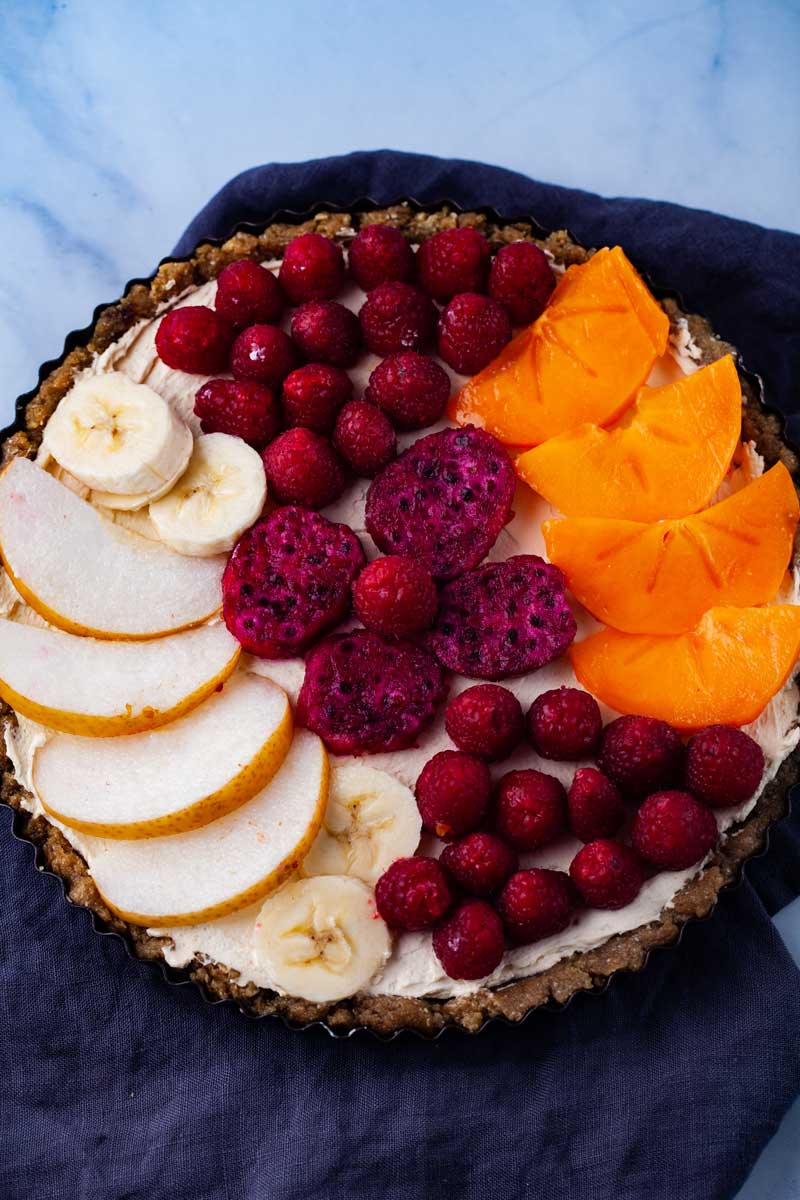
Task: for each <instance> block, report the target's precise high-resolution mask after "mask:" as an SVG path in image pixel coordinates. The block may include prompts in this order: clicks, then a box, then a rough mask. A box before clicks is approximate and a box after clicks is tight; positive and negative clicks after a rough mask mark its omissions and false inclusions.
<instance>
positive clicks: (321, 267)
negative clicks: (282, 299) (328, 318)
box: [278, 233, 344, 304]
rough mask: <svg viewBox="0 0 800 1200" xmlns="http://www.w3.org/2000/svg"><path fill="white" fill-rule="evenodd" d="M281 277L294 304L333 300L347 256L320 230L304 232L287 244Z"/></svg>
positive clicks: (338, 287)
mask: <svg viewBox="0 0 800 1200" xmlns="http://www.w3.org/2000/svg"><path fill="white" fill-rule="evenodd" d="M278 278H279V280H280V283H281V287H282V288H283V290H284V291H285V292H286V295H287V296H288V297H289V299H290V300H291V301H292V303H293V304H303V303H305V301H306V300H332V299H333V298H334V296H335V295H336V294H337V292H339V291H341V288H342V284H343V283H344V255H343V254H342V250H341V247H340V246H337V245H336V242H333V241H331V239H330V238H326V237H324V236H323V234H321V233H302V234H300V236H299V237H296V238H294V239H293V240H292V241H291V242H289V245H288V246H287V247H286V251H285V253H284V255H283V262H282V263H281V268H280V272H279V275H278Z"/></svg>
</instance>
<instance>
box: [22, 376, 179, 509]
mask: <svg viewBox="0 0 800 1200" xmlns="http://www.w3.org/2000/svg"><path fill="white" fill-rule="evenodd" d="M43 445H44V448H45V451H46V452H47V453H49V454H51V455H52V457H53V458H54V459H55V460H56V462H57V463H59V464H60V466H62V467H64V468H65V469H66V470H67V471H69V472H70V474H71V475H74V476H75V477H76V479H78V480H80V482H81V483H83V484H85V485H86V487H88V488H91V489H92V490H93V491H98V492H111V493H113V494H114V495H116V496H135V495H141V494H142V493H145V492H154V491H156V490H157V489H158V488H160V487H163V486H164V485H165V484H166V483H168V482H169V481H170V480H174V479H175V478H176V477H177V476H178V475H180V474H181V472H182V471H183V470H184V468H185V467H186V464H187V463H188V461H189V456H190V455H191V453H192V433H191V430H190V429H189V427H188V426H187V425H184V424H183V422H182V421H181V420H180V419H179V418H178V417H177V416H176V415H175V413H174V412H173V411H172V409H171V408H170V406H169V405H168V404H167V402H166V400H164V399H162V397H161V396H159V395H158V393H157V392H154V391H153V389H152V388H149V387H147V386H146V385H145V384H143V383H134V382H133V381H132V380H131V379H128V378H127V376H125V375H123V374H121V373H120V372H118V371H112V372H110V373H109V374H106V375H90V376H87V377H86V378H85V379H81V380H79V381H78V382H77V383H76V384H75V386H74V387H73V388H72V390H71V391H70V392H68V393H67V395H66V396H65V397H64V399H63V400H62V401H61V403H60V404H59V406H58V408H57V409H56V411H55V412H54V413H53V415H52V417H51V418H50V420H49V421H48V423H47V426H46V428H45V431H44V441H43Z"/></svg>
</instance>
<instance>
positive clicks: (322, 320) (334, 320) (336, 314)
mask: <svg viewBox="0 0 800 1200" xmlns="http://www.w3.org/2000/svg"><path fill="white" fill-rule="evenodd" d="M292 340H293V341H294V344H295V345H296V346H297V348H298V350H299V351H300V353H301V354H302V356H303V358H304V359H305V360H306V362H316V363H327V364H328V365H329V366H331V367H352V366H353V365H354V364H355V363H356V361H357V360H358V356H359V353H360V351H361V326H360V325H359V323H358V317H357V316H356V314H355V313H354V312H351V311H350V309H349V308H345V306H344V305H343V304H337V302H336V301H335V300H309V301H307V303H306V304H301V305H300V307H299V308H297V309H295V311H294V313H293V314H292Z"/></svg>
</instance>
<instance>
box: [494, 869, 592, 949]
mask: <svg viewBox="0 0 800 1200" xmlns="http://www.w3.org/2000/svg"><path fill="white" fill-rule="evenodd" d="M497 907H498V909H499V910H500V916H501V917H502V918H503V924H504V925H505V927H506V933H507V934H508V936H509V938H510V940H511V941H512V942H514V944H515V945H517V946H521V945H524V944H526V943H527V942H538V941H539V939H540V938H546V937H552V936H553V934H555V933H560V932H561V930H562V929H566V928H567V926H568V925H569V923H570V921H571V920H572V917H573V914H574V912H575V909H576V908H577V907H578V895H577V892H576V891H575V886H574V884H573V883H572V880H571V879H570V877H569V875H567V874H566V872H564V871H549V870H545V869H544V868H542V867H532V868H531V869H530V870H529V871H517V872H516V874H515V875H512V876H511V878H510V879H509V880H508V882H507V883H506V885H505V887H504V888H503V890H502V892H501V893H500V897H499V900H498V902H497Z"/></svg>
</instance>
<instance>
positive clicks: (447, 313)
mask: <svg viewBox="0 0 800 1200" xmlns="http://www.w3.org/2000/svg"><path fill="white" fill-rule="evenodd" d="M510 341H511V322H510V321H509V319H508V313H507V312H506V310H505V309H504V308H503V306H502V304H498V303H497V301H496V300H491V299H490V298H489V297H488V296H479V295H478V294H477V293H476V292H461V293H460V295H458V296H454V297H453V299H452V300H451V301H450V303H449V304H448V305H447V308H445V309H444V311H443V312H442V315H441V316H440V317H439V357H440V358H443V359H444V361H445V362H446V363H447V365H448V367H452V368H453V370H454V371H457V372H458V374H459V375H477V373H478V371H482V370H483V368H484V367H486V366H488V365H489V363H490V362H491V361H492V359H494V358H497V355H498V354H499V353H500V351H501V350H502V349H503V347H504V346H505V345H506V343H507V342H510Z"/></svg>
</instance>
